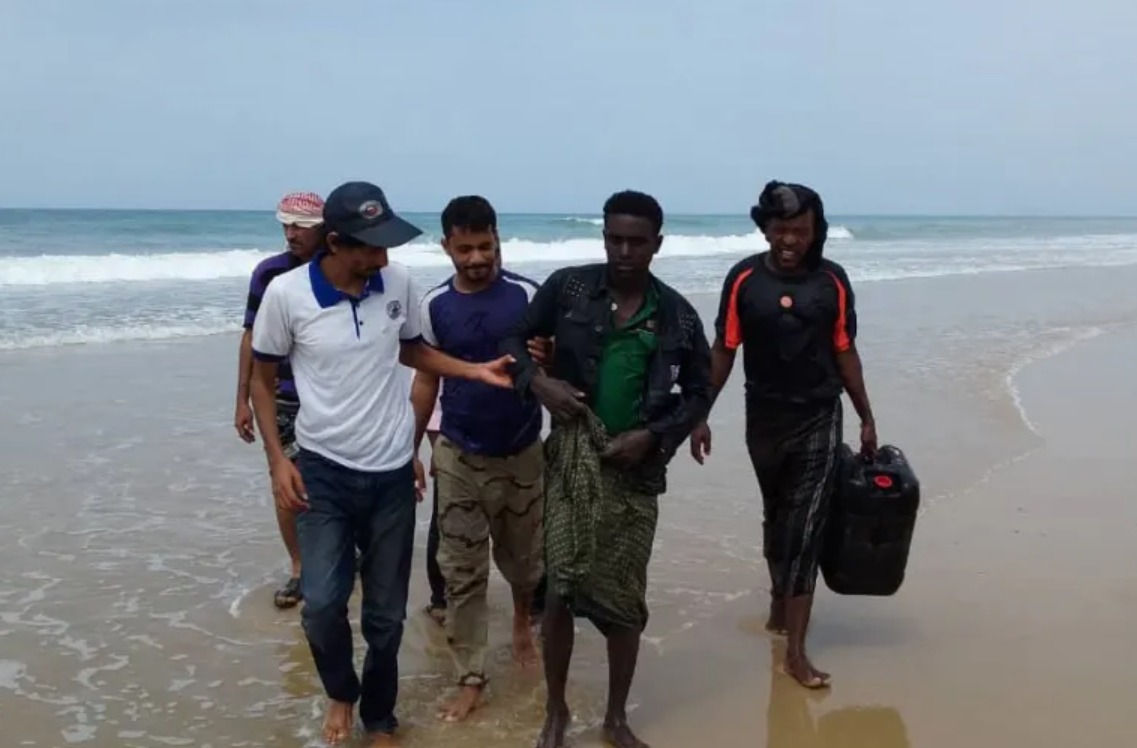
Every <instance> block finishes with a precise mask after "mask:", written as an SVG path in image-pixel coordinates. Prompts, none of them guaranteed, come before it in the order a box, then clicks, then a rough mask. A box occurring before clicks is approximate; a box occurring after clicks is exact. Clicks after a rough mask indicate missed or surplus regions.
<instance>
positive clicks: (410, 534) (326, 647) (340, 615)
mask: <svg viewBox="0 0 1137 748" xmlns="http://www.w3.org/2000/svg"><path fill="white" fill-rule="evenodd" d="M296 464H297V466H298V467H299V469H300V476H301V478H303V480H304V487H305V489H306V490H307V491H308V509H307V511H304V512H301V513H300V514H299V515H298V517H297V523H296V524H297V529H298V531H299V535H300V562H301V573H300V587H301V592H302V593H303V595H304V610H303V613H302V621H303V625H304V633H305V634H306V635H307V637H308V646H309V647H310V648H311V650H312V658H313V659H314V660H315V661H316V670H317V671H318V672H319V673H320V680H321V681H322V682H323V684H324V690H325V691H326V692H327V694H328V698H330V699H333V700H334V701H340V702H344V703H348V704H354V703H355V702H356V701H358V702H359V717H360V720H361V721H362V722H363V727H364V729H366V730H367V731H368V732H385V733H393V732H394V731H395V728H396V727H398V720H396V718H395V700H396V698H397V696H398V691H399V662H398V657H399V645H400V644H401V643H402V640H403V621H404V620H405V619H406V616H407V589H408V587H409V586H410V578H411V555H412V551H413V548H414V531H415V492H414V471H413V469H412V467H411V463H407V464H406V465H405V466H404V467H401V468H398V469H396V470H391V471H389V472H385V473H364V472H360V471H358V470H352V469H351V468H347V467H344V466H343V465H340V464H338V463H336V462H333V461H332V460H329V459H327V458H325V457H322V456H321V455H318V454H315V453H314V452H310V451H308V450H301V452H300V454H299V456H298V457H297V459H296ZM354 547H358V548H359V551H360V554H361V557H360V561H359V576H360V584H361V588H362V593H363V610H362V620H361V621H360V625H361V627H362V629H363V638H364V639H365V640H366V641H367V657H366V659H365V660H364V663H363V678H362V683H361V682H360V679H359V678H358V677H357V676H356V674H355V665H354V663H353V661H352V638H351V624H350V623H349V622H348V617H347V603H348V600H349V599H350V598H351V591H352V587H353V585H354V582H355V552H354Z"/></svg>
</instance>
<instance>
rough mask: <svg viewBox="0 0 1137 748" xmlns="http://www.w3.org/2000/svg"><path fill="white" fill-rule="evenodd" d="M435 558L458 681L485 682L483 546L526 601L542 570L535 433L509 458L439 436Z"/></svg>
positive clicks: (486, 558)
mask: <svg viewBox="0 0 1137 748" xmlns="http://www.w3.org/2000/svg"><path fill="white" fill-rule="evenodd" d="M434 466H435V470H436V475H435V481H436V485H437V486H438V534H439V544H438V565H439V568H440V569H441V570H442V576H443V577H444V578H445V579H446V601H447V609H446V631H447V636H448V638H449V640H450V651H451V653H452V654H453V657H454V662H455V666H456V668H457V671H458V682H459V684H460V685H483V684H484V683H485V682H486V676H485V659H486V645H487V641H488V607H487V605H486V589H487V586H488V583H489V575H490V553H491V550H490V548H491V540H492V549H493V550H492V553H493V560H494V563H495V564H496V565H497V568H498V570H499V571H500V572H501V575H502V576H503V577H505V580H506V581H507V582H509V584H510V586H511V587H513V589H514V590H515V591H518V592H521V593H523V594H524V595H525V599H526V600H528V599H529V597H530V596H531V595H532V591H533V589H534V588H535V587H536V586H537V583H538V582H539V581H540V579H541V575H542V574H543V572H544V534H543V529H542V519H543V516H544V477H543V474H544V469H545V464H544V455H543V450H542V447H541V442H540V441H539V440H538V441H536V442H534V443H533V444H531V445H530V446H529V447H526V448H525V449H524V450H522V451H521V452H519V453H518V454H516V455H513V456H510V457H483V456H481V455H473V454H466V453H464V452H462V451H461V450H460V449H459V448H458V446H457V445H455V444H454V443H453V442H452V441H450V440H449V439H447V438H446V437H445V436H440V437H439V438H438V441H437V443H436V445H435V452H434Z"/></svg>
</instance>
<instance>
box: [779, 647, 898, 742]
mask: <svg viewBox="0 0 1137 748" xmlns="http://www.w3.org/2000/svg"><path fill="white" fill-rule="evenodd" d="M785 650H786V646H785V642H784V641H771V643H770V701H769V705H768V706H767V708H766V748H909V746H910V744H909V742H908V730H907V728H906V727H905V725H904V720H903V718H902V717H901V716H900V712H899V711H897V710H896V709H894V708H892V707H889V706H867V707H856V706H854V707H841V708H838V709H832V710H829V711H825V710H824V709H823V708H822V707H823V705H824V703H825V701H826V700H827V699H828V696H829V694H828V693H826V692H824V691H810V690H808V689H804V688H802V687H800V686H799V685H797V684H796V683H795V682H793V680H791V679H790V678H789V677H787V676H786V675H785V674H783V673H782V672H781V664H782V661H783V660H784V658H785V654H786V652H785ZM818 711H820V712H821V715H820V716H816V714H815V713H816V712H818Z"/></svg>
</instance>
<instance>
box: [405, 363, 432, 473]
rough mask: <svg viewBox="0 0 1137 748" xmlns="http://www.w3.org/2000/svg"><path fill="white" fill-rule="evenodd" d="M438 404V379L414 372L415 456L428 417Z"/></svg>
mask: <svg viewBox="0 0 1137 748" xmlns="http://www.w3.org/2000/svg"><path fill="white" fill-rule="evenodd" d="M437 402H438V377H436V376H434V375H433V374H429V373H427V372H425V371H416V372H415V380H414V383H413V384H412V385H411V406H412V407H413V408H414V411H415V454H416V455H417V454H418V452H419V448H420V447H422V437H423V436H424V435H425V434H426V427H427V424H429V423H430V416H431V415H432V414H433V413H434V406H435V404H436V403H437Z"/></svg>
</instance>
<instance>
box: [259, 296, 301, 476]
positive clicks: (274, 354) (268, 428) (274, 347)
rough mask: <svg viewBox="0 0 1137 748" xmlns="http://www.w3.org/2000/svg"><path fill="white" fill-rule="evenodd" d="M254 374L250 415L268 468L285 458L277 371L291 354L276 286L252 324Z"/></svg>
mask: <svg viewBox="0 0 1137 748" xmlns="http://www.w3.org/2000/svg"><path fill="white" fill-rule="evenodd" d="M251 349H252V356H253V375H252V380H251V382H250V391H251V394H252V398H253V414H254V415H255V416H256V419H257V428H259V429H260V431H261V440H262V441H263V442H264V449H265V456H266V457H267V458H268V463H269V465H270V466H271V465H275V464H276V463H277V462H278V461H279V460H281V459H285V457H284V447H283V445H281V443H280V432H279V431H278V430H277V427H276V369H277V366H278V365H279V364H280V362H281V361H283V360H284V359H285V358H286V357H287V356H288V354H289V353H291V351H292V327H291V322H290V320H289V316H288V309H287V306H286V299H285V297H284V294H283V292H282V291H281V289H280V287H279V286H278V285H277V284H273V285H271V286H269V287H268V289H266V290H265V294H264V300H263V302H262V304H261V308H260V310H259V312H258V313H257V319H256V322H254V323H253V334H252V345H251Z"/></svg>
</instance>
